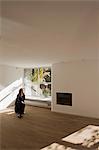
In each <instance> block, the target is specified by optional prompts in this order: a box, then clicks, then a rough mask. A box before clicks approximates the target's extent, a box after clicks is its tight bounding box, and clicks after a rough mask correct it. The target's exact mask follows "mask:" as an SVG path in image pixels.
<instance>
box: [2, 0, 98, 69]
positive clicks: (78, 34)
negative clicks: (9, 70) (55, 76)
mask: <svg viewBox="0 0 99 150" xmlns="http://www.w3.org/2000/svg"><path fill="white" fill-rule="evenodd" d="M0 6H1V11H0V12H1V13H0V19H1V20H0V21H1V32H0V35H1V36H0V63H1V64H7V65H13V66H17V67H34V66H41V65H43V66H44V65H51V64H53V63H56V62H61V61H75V60H81V59H98V57H99V52H98V51H99V42H98V41H99V2H96V1H87V2H86V1H19V0H18V1H15V0H14V1H9V0H8V1H5V0H4V1H2V2H1V5H0Z"/></svg>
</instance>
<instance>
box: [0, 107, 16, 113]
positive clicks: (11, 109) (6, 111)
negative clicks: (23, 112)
mask: <svg viewBox="0 0 99 150" xmlns="http://www.w3.org/2000/svg"><path fill="white" fill-rule="evenodd" d="M0 113H6V114H13V113H14V107H10V108H5V109H3V110H0Z"/></svg>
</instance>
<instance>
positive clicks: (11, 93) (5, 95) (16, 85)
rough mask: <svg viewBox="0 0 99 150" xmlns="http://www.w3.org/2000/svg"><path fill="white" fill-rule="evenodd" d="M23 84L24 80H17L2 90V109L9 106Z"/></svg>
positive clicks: (0, 103)
mask: <svg viewBox="0 0 99 150" xmlns="http://www.w3.org/2000/svg"><path fill="white" fill-rule="evenodd" d="M22 86H23V80H22V78H20V79H19V80H16V81H15V82H13V83H12V84H10V85H9V86H7V87H6V88H4V89H3V90H2V91H0V110H3V109H5V108H7V107H8V106H9V105H10V104H11V103H12V102H13V101H14V100H15V99H16V96H17V94H18V91H19V89H20V88H22Z"/></svg>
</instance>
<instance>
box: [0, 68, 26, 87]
mask: <svg viewBox="0 0 99 150" xmlns="http://www.w3.org/2000/svg"><path fill="white" fill-rule="evenodd" d="M23 71H24V70H23V69H22V68H16V67H12V66H7V65H0V84H2V85H3V86H4V87H6V86H8V85H9V84H11V83H12V82H14V81H15V80H17V79H19V78H20V77H23V73H24V72H23Z"/></svg>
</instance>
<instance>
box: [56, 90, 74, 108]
mask: <svg viewBox="0 0 99 150" xmlns="http://www.w3.org/2000/svg"><path fill="white" fill-rule="evenodd" d="M56 101H57V104H60V105H69V106H72V93H60V92H57V93H56Z"/></svg>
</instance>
